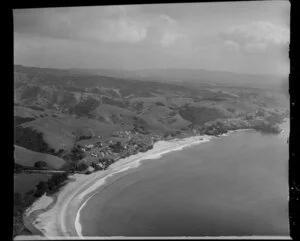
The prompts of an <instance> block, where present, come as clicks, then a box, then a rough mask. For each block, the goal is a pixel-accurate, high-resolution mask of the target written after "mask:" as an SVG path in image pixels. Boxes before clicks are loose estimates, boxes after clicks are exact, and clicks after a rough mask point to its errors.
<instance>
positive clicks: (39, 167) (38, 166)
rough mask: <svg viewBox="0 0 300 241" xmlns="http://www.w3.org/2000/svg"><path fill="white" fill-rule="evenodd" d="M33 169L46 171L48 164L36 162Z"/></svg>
mask: <svg viewBox="0 0 300 241" xmlns="http://www.w3.org/2000/svg"><path fill="white" fill-rule="evenodd" d="M34 167H35V168H37V169H41V170H43V169H48V164H47V163H46V162H44V161H41V160H40V161H37V162H36V163H34Z"/></svg>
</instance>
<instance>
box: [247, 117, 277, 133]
mask: <svg viewBox="0 0 300 241" xmlns="http://www.w3.org/2000/svg"><path fill="white" fill-rule="evenodd" d="M252 128H253V129H255V130H257V131H259V132H261V133H264V134H279V133H280V128H279V127H278V126H277V125H276V124H272V123H269V122H267V121H263V120H255V121H254V122H252Z"/></svg>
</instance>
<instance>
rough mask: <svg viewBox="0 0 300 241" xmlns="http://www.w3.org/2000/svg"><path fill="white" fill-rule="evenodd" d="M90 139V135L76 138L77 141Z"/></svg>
mask: <svg viewBox="0 0 300 241" xmlns="http://www.w3.org/2000/svg"><path fill="white" fill-rule="evenodd" d="M88 139H92V135H82V136H79V137H78V141H81V140H88Z"/></svg>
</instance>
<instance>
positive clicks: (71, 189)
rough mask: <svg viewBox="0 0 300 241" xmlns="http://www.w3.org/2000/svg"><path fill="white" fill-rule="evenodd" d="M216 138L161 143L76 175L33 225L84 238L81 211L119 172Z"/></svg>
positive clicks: (52, 234) (53, 233)
mask: <svg viewBox="0 0 300 241" xmlns="http://www.w3.org/2000/svg"><path fill="white" fill-rule="evenodd" d="M212 138H215V137H214V136H207V135H204V136H192V137H187V138H183V139H174V140H170V141H158V142H156V143H155V144H154V146H153V149H151V150H149V151H147V152H140V153H137V154H135V155H132V156H129V157H127V158H124V159H120V160H119V161H117V162H115V163H113V164H112V165H111V166H110V167H109V168H108V169H107V170H105V171H98V172H94V173H92V174H90V175H82V174H74V175H73V176H71V177H74V178H75V181H73V182H69V183H68V184H66V186H64V187H63V188H62V189H61V190H60V191H59V192H58V193H57V199H56V201H55V203H51V204H50V205H48V206H47V207H44V208H41V209H39V210H37V211H40V212H41V213H40V212H35V213H38V214H37V215H36V217H35V220H36V219H38V220H39V223H35V224H34V223H32V225H33V226H34V227H35V228H36V229H37V230H39V231H40V232H41V233H42V234H43V235H44V236H45V237H47V238H53V237H81V238H83V236H82V234H81V226H80V222H79V218H80V213H79V212H80V210H81V208H83V206H84V204H85V203H86V202H87V201H88V199H89V198H91V197H92V196H93V195H94V194H95V193H97V191H98V190H97V189H99V187H101V186H102V185H103V184H105V183H106V179H107V178H109V177H112V176H113V175H115V174H116V173H119V172H123V171H126V170H128V169H132V168H136V167H138V166H140V165H141V161H143V160H149V159H158V158H160V157H161V156H162V155H164V154H166V153H169V152H173V151H177V150H181V149H183V148H186V147H189V146H193V145H196V144H199V143H202V142H208V141H209V140H211V139H212ZM50 206H51V207H50Z"/></svg>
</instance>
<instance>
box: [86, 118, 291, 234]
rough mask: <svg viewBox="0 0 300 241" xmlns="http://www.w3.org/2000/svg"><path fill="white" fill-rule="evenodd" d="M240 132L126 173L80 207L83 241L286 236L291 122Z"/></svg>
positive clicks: (162, 158) (169, 155)
mask: <svg viewBox="0 0 300 241" xmlns="http://www.w3.org/2000/svg"><path fill="white" fill-rule="evenodd" d="M284 126H285V132H284V133H283V134H282V133H281V134H279V135H262V134H260V133H257V132H254V131H245V132H236V133H233V134H230V135H229V136H223V137H219V138H216V139H213V140H212V141H210V142H207V143H202V144H199V145H196V146H193V147H190V148H187V149H184V150H181V151H176V152H172V153H168V154H166V155H164V156H163V157H161V158H160V159H157V160H148V161H145V162H144V164H142V165H141V166H140V167H139V168H136V169H132V170H130V171H129V172H126V173H121V174H120V175H119V176H118V177H115V178H112V179H111V180H110V181H108V185H107V186H105V187H104V188H102V190H101V191H99V193H97V194H96V195H95V196H94V197H92V198H91V199H90V200H89V201H88V202H87V204H86V206H85V207H84V208H83V209H82V211H81V215H80V221H81V224H82V234H83V236H227V235H228V236H239V235H244V236H248V235H271V236H273V235H285V236H288V235H289V222H288V144H287V136H288V132H289V124H288V123H286V124H285V125H284Z"/></svg>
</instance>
